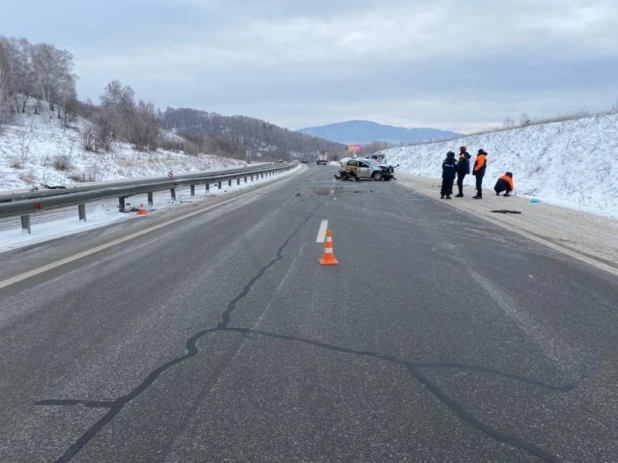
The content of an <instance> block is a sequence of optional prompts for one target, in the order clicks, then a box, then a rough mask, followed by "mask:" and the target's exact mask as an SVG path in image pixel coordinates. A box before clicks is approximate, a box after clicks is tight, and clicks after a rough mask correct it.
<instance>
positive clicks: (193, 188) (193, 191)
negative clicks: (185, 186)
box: [191, 185, 195, 196]
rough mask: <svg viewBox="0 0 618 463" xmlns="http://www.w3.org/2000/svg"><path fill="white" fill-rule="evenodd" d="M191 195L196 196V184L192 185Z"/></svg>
mask: <svg viewBox="0 0 618 463" xmlns="http://www.w3.org/2000/svg"><path fill="white" fill-rule="evenodd" d="M191 196H195V185H191Z"/></svg>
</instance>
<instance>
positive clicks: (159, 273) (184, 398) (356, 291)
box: [0, 166, 618, 463]
mask: <svg viewBox="0 0 618 463" xmlns="http://www.w3.org/2000/svg"><path fill="white" fill-rule="evenodd" d="M333 171H334V168H332V167H322V166H319V167H318V166H311V167H310V168H308V169H305V170H303V171H302V172H301V173H300V174H298V175H296V176H291V177H288V178H287V179H283V180H282V181H280V182H278V183H276V184H272V185H269V186H266V187H262V188H260V189H259V190H253V191H252V192H249V193H247V192H241V193H238V194H234V195H232V196H229V197H225V198H222V199H220V200H218V202H217V204H218V206H216V207H214V206H213V204H212V203H208V205H206V204H204V205H200V206H194V205H193V206H190V207H187V208H185V209H181V210H172V211H168V212H166V213H162V214H153V215H150V216H147V217H146V218H144V219H140V220H131V221H126V222H122V223H118V224H115V225H112V226H109V227H106V228H101V229H97V230H92V231H90V232H86V233H82V234H80V235H75V236H72V237H66V238H63V239H59V240H56V241H53V242H48V243H44V244H40V245H36V246H32V247H29V248H24V249H20V250H16V251H12V252H9V253H5V254H2V255H0V258H1V259H2V263H3V265H2V266H1V267H0V352H1V353H2V355H0V417H1V419H0V461H1V462H28V463H30V462H55V461H58V462H68V461H71V462H74V463H77V462H223V461H226V462H535V461H547V462H557V461H564V462H610V461H618V279H617V278H616V277H615V276H613V275H611V274H608V273H604V272H602V271H601V270H598V269H596V268H594V267H592V266H589V265H588V264H585V263H582V262H579V261H576V260H573V259H571V258H570V257H567V256H565V255H562V254H560V253H558V252H556V251H554V250H552V249H549V248H546V247H544V246H543V245H542V244H539V243H536V242H532V241H528V240H526V239H525V238H523V237H520V236H519V235H516V234H513V233H511V232H508V231H505V230H503V229H502V228H499V227H497V226H495V225H492V224H489V223H487V222H484V221H483V220H481V219H479V218H476V217H474V216H472V215H467V214H464V213H462V212H458V211H457V210H455V209H453V208H451V207H449V206H448V205H447V204H445V203H444V202H441V201H439V200H436V199H435V198H429V197H426V196H422V195H420V194H418V193H416V192H414V191H413V190H409V189H404V188H403V187H401V186H399V185H397V182H373V181H369V182H362V183H354V182H346V183H342V182H333V181H332V173H333ZM436 196H437V195H436ZM465 200H468V199H467V198H466V199H465ZM185 215H189V216H188V217H183V216H185ZM325 220H327V221H328V224H327V227H328V228H330V229H332V231H333V242H334V252H335V256H336V258H337V259H338V260H339V262H340V264H339V265H337V266H328V267H327V266H321V265H319V263H318V260H319V259H320V258H321V256H322V252H323V249H324V245H323V244H322V243H321V242H319V241H322V236H321V233H319V232H320V230H324V229H325V225H322V224H323V221H325ZM110 243H111V244H110ZM80 253H81V254H80ZM76 254H77V256H76ZM44 266H47V267H44ZM28 272H30V273H28Z"/></svg>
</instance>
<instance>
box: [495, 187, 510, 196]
mask: <svg viewBox="0 0 618 463" xmlns="http://www.w3.org/2000/svg"><path fill="white" fill-rule="evenodd" d="M494 190H496V193H498V194H500V193H502V192H503V191H504V192H505V194H507V195H510V194H511V190H509V189H508V188H498V187H496V188H494Z"/></svg>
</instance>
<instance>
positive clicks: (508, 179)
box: [494, 172, 515, 196]
mask: <svg viewBox="0 0 618 463" xmlns="http://www.w3.org/2000/svg"><path fill="white" fill-rule="evenodd" d="M514 189H515V183H513V174H512V173H511V172H507V173H506V174H504V175H503V176H502V177H500V178H499V179H498V181H497V182H496V186H495V187H494V190H495V191H496V196H500V193H502V192H503V191H505V192H506V193H504V196H511V192H512V191H513V190H514Z"/></svg>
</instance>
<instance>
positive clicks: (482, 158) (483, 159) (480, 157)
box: [474, 154, 487, 172]
mask: <svg viewBox="0 0 618 463" xmlns="http://www.w3.org/2000/svg"><path fill="white" fill-rule="evenodd" d="M485 162H487V156H485V155H484V154H479V155H478V156H477V157H476V166H475V167H474V172H476V171H477V170H480V169H481V168H482V167H483V166H484V165H485Z"/></svg>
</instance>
